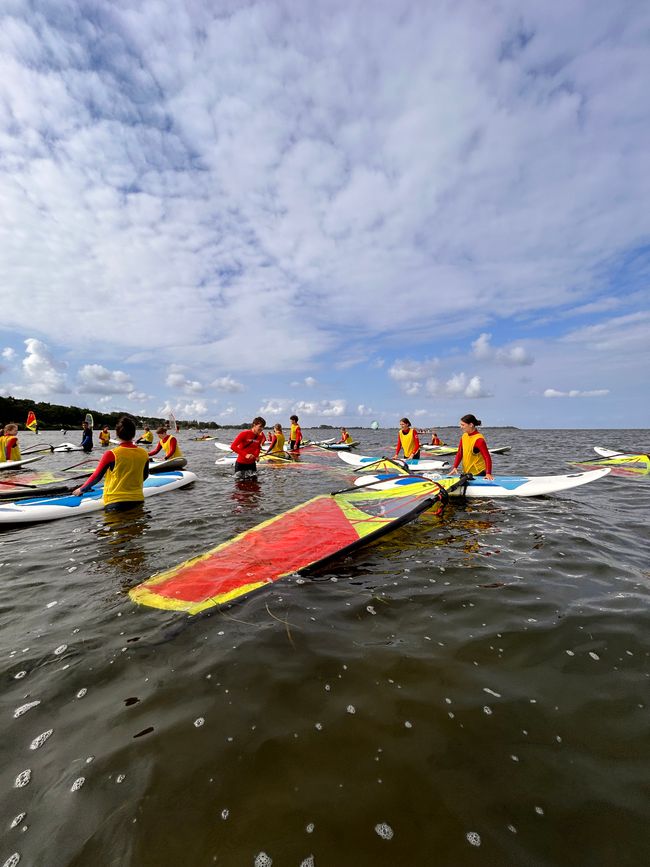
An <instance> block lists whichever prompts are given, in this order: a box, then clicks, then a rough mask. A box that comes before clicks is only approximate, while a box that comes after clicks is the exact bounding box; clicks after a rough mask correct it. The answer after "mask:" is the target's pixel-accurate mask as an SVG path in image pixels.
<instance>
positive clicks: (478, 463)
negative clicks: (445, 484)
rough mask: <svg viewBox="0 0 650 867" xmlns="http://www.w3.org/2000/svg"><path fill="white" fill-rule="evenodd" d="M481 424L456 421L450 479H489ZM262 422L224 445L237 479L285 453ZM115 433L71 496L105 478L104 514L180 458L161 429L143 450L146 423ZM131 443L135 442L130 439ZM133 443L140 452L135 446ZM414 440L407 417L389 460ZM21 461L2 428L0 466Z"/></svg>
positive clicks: (409, 451)
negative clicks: (160, 459) (461, 475)
mask: <svg viewBox="0 0 650 867" xmlns="http://www.w3.org/2000/svg"><path fill="white" fill-rule="evenodd" d="M290 423H291V426H290V430H289V440H288V450H289V451H290V452H294V453H295V452H299V451H300V448H301V446H302V444H303V435H302V430H301V428H300V424H299V420H298V416H297V415H292V416H291V417H290ZM480 425H481V422H480V420H479V419H477V418H476V416H474V415H471V414H469V415H464V416H463V417H462V418H461V419H460V429H461V432H462V433H461V437H460V442H459V444H458V449H457V452H456V456H455V459H454V464H453V467H452V468H451V470H450V471H449V474H450V475H453V474H456V473H457V471H458V468H459V467H460V465H461V464H462V467H463V472H465V473H471V474H472V475H474V476H485V477H486V478H488V479H492V478H493V476H492V459H491V457H490V452H489V451H488V447H487V443H486V442H485V438H484V437H483V435H482V433H481V432H480V430H479V427H480ZM265 427H266V420H265V419H264V418H262V416H257V417H256V418H254V419H253V422H252V424H251V426H250V428H247V429H246V430H243V431H241V432H240V433H238V434H237V436H236V437H235V439H234V440H233V441H232V443H231V444H230V448H231V449H232V451H233V452H234V453H235V455H236V460H235V475H236V476H237V477H238V478H251V477H253V476H255V474H256V471H257V461H258V460H259V458H260V455H261V454H262V453H264V454H270V455H274V454H278V455H279V454H282V455H284V454H285V443H286V442H287V441H286V439H285V436H284V433H283V430H282V425H281V424H279V423H278V424H275V425H274V426H273V430H272V432H271V434H270V437H269V439H268V440H267V438H266V435H265V433H264V428H265ZM115 433H116V436H117V438H118V440H119V443H118V444H117V445H116V446H114V447H113V448H110V449H109V448H107V450H106V451H105V452H104V454H103V455H102V458H101V460H100V461H99V464H98V465H97V468H96V469H95V471H94V472H93V473H92V475H91V476H89V477H88V479H87V480H86V481H85V482H84V483H83V484H82V485H80V486H79V487H78V488H76V489H75V490H74V492H73V493H74V495H75V496H81V495H82V494H83V493H85V492H86V491H88V490H90V488H92V486H93V485H95V484H96V483H97V482H99V481H100V480H101V479H103V478H104V477H105V481H104V492H103V497H104V503H105V506H106V509H108V510H109V511H123V510H126V509H132V508H134V507H135V506H137V505H138V504H139V503H142V502H143V500H144V493H143V483H144V481H145V479H146V478H147V477H148V474H149V459H150V458H152V457H154V456H155V455H157V454H159V453H160V452H163V455H164V459H165V460H174V459H176V458H182V457H183V452H182V450H181V448H180V445H179V443H178V439H177V438H176V437H175V436H174V434H173V433H170V432H169V431H168V430H167V428H166V427H165V426H161V427H159V428H158V429H157V431H156V433H157V434H158V444H157V445H156V446H155V448H153V449H151V450H150V451H149V450H148V448H147V447H148V446H151V445H152V443H153V433H152V431H151V430H150V429H149V427H148V426H147V425H145V426H144V432H143V434H142V435H141V436H140V437H138V439H137V440H135V435H136V426H135V422H134V420H133V419H132V418H130V417H129V416H122V417H121V418H120V419H119V420H118V422H117V424H116V427H115ZM134 440H135V441H134ZM99 441H100V444H101V445H102V446H103V447H108V446H109V445H110V443H111V436H110V431H109V429H108V426H105V427H104V428H103V429H102V430H101V431H100V433H99ZM352 442H353V439H352V437H351V436H350V434H349V432H348V431H347V429H346V428H341V438H340V440H339V444H345V445H349V444H350V443H352ZM431 443H432V445H442V442H441V440H440V439H439V437H438V435H437V433H435V431H434V432H433V435H432V437H431ZM139 445H143V446H145V448H138V446H139ZM81 447H82V449H83V450H84V451H85V452H89V451H91V449H92V447H93V432H92V428H91V427H90V425H89V424H88V422H85V421H84V422H83V425H82V440H81ZM420 450H421V447H420V440H419V437H418V432H417V430H416V429H415V428H414V427H413V426H412V425H411V422H410V421H409V419H408V418H402V419H400V429H399V432H398V436H397V443H396V446H395V459H399V457H400V453H402V454H403V457H404V459H405V460H407V461H410V460H418V459H419V458H420ZM20 459H21V453H20V447H19V445H18V425H16V424H13V423H11V424H7V425H5V426H4V428H2V436H0V462H4V461H16V460H20Z"/></svg>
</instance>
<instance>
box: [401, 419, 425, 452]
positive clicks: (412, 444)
mask: <svg viewBox="0 0 650 867" xmlns="http://www.w3.org/2000/svg"><path fill="white" fill-rule="evenodd" d="M400 451H403V452H404V457H405V459H406V460H407V461H409V460H414V461H417V460H419V458H420V440H419V439H418V432H417V431H416V429H415V428H414V427H411V422H410V421H409V420H408V419H407V418H402V419H400V422H399V433H398V435H397V445H396V446H395V457H398V456H399V453H400Z"/></svg>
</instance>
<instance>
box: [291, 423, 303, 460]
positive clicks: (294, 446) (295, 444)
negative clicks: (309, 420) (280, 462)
mask: <svg viewBox="0 0 650 867" xmlns="http://www.w3.org/2000/svg"><path fill="white" fill-rule="evenodd" d="M289 421H290V422H291V430H290V432H289V451H290V452H293V451H298V450H299V449H300V443H301V442H302V430H301V429H300V425H299V424H298V416H297V415H292V416H290V417H289Z"/></svg>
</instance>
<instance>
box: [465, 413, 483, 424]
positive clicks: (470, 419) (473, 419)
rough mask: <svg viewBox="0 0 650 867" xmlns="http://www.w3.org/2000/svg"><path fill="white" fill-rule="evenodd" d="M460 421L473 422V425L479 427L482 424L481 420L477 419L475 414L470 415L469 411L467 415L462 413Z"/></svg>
mask: <svg viewBox="0 0 650 867" xmlns="http://www.w3.org/2000/svg"><path fill="white" fill-rule="evenodd" d="M461 421H464V422H465V424H473V425H474V427H480V426H481V425H482V424H483V422H482V421H480V420H479V419H477V418H476V416H475V415H472V413H471V412H470V413H468V414H467V415H464V416H463V417H462V418H461Z"/></svg>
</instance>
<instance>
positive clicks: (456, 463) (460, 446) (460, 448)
mask: <svg viewBox="0 0 650 867" xmlns="http://www.w3.org/2000/svg"><path fill="white" fill-rule="evenodd" d="M462 459H463V441H462V440H461V441H460V442H459V443H458V451H457V452H456V457H455V458H454V465H453V467H452V468H451V470H450V472H452V473H453V472H454V471H455V470H457V469H458V467H459V465H460V462H461V461H462Z"/></svg>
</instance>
